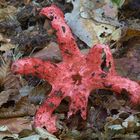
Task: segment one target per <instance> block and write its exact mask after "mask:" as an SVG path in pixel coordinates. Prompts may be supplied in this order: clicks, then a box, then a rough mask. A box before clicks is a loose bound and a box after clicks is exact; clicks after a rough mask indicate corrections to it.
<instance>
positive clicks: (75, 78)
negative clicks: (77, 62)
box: [72, 73, 82, 85]
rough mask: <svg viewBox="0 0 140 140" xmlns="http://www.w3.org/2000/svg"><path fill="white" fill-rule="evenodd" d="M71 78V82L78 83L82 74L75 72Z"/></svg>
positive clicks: (80, 81)
mask: <svg viewBox="0 0 140 140" xmlns="http://www.w3.org/2000/svg"><path fill="white" fill-rule="evenodd" d="M72 80H73V84H76V85H80V84H81V83H82V76H81V75H80V74H79V73H77V74H75V75H72Z"/></svg>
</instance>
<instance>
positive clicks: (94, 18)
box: [65, 0, 121, 47]
mask: <svg viewBox="0 0 140 140" xmlns="http://www.w3.org/2000/svg"><path fill="white" fill-rule="evenodd" d="M72 3H73V6H74V9H73V11H72V13H67V14H65V18H66V20H67V23H68V24H69V26H70V27H71V29H72V31H73V33H74V34H76V35H77V36H78V37H79V38H80V39H81V40H82V41H84V42H85V43H86V44H87V45H88V46H90V47H92V46H93V45H94V44H97V43H106V42H108V41H110V39H109V37H110V36H112V37H111V38H114V41H116V40H118V39H119V38H120V36H121V30H119V29H118V30H116V28H115V26H120V25H119V22H118V21H117V8H116V7H113V5H112V3H111V2H110V1H98V4H100V6H98V7H96V3H97V1H86V0H79V1H72ZM111 7H112V8H111ZM81 14H82V15H81ZM103 15H104V16H105V18H104V17H103ZM110 19H112V20H110ZM114 31H115V32H117V36H116V33H114V34H112V33H113V32H114ZM114 36H115V37H114Z"/></svg>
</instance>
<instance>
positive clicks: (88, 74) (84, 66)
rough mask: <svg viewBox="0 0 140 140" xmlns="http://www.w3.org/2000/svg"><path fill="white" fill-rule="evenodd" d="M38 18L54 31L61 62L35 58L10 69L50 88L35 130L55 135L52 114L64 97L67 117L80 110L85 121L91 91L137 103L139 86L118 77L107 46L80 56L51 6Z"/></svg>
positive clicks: (139, 96)
mask: <svg viewBox="0 0 140 140" xmlns="http://www.w3.org/2000/svg"><path fill="white" fill-rule="evenodd" d="M40 14H42V15H45V16H46V17H48V18H49V19H50V20H51V25H52V27H53V28H54V29H55V30H56V35H57V41H58V43H59V48H60V50H61V54H62V57H63V61H62V62H60V63H58V64H55V63H52V62H49V61H43V60H40V59H37V58H25V59H21V60H18V61H16V62H14V63H13V65H12V71H13V72H14V73H16V74H26V75H27V74H32V75H34V76H38V77H39V78H41V79H45V80H47V81H48V82H50V84H51V85H52V91H51V93H50V94H49V95H48V97H47V99H46V100H45V102H44V103H43V104H42V105H41V106H40V108H39V109H38V110H37V112H36V115H35V121H34V122H35V126H36V127H38V126H39V127H46V129H47V130H48V131H49V132H51V133H54V132H56V131H57V128H56V119H57V117H56V116H55V115H53V114H52V113H53V112H54V110H55V109H56V108H57V107H58V106H59V104H60V103H61V101H62V100H63V99H64V98H65V97H70V106H69V112H68V117H70V116H71V115H72V114H75V113H76V112H77V111H78V110H79V111H80V112H81V116H82V118H83V119H86V112H87V103H88V97H89V94H90V92H91V90H96V89H108V90H111V91H114V92H115V93H121V91H122V90H126V91H127V92H128V93H129V95H130V98H131V100H132V102H133V103H138V102H139V101H140V86H139V84H138V83H136V82H134V81H131V80H129V79H127V78H122V77H120V76H118V75H117V73H116V71H115V68H114V62H113V58H112V54H111V52H110V49H109V47H108V46H106V45H101V44H97V45H95V46H93V48H91V49H90V51H89V53H88V54H87V55H83V54H81V52H80V50H79V49H78V47H77V44H76V42H75V39H74V37H73V35H72V33H71V30H70V28H69V27H68V25H67V24H66V22H65V20H64V15H63V13H62V11H61V10H60V9H59V8H58V7H56V6H55V5H51V6H50V7H46V8H43V9H42V10H41V12H40ZM103 54H104V57H105V58H104V59H103Z"/></svg>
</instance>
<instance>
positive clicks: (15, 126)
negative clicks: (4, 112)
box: [0, 118, 32, 134]
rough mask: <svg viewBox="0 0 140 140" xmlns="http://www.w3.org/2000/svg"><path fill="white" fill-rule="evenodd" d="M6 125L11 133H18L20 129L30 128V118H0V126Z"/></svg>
mask: <svg viewBox="0 0 140 140" xmlns="http://www.w3.org/2000/svg"><path fill="white" fill-rule="evenodd" d="M1 126H6V127H7V129H8V131H9V132H11V133H15V134H18V133H20V132H21V131H22V130H25V129H26V130H32V124H31V120H30V119H29V118H12V119H0V127H1Z"/></svg>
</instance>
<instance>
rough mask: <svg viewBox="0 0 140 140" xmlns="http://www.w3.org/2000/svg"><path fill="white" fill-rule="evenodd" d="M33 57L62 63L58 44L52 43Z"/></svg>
mask: <svg viewBox="0 0 140 140" xmlns="http://www.w3.org/2000/svg"><path fill="white" fill-rule="evenodd" d="M32 56H33V57H38V58H41V59H43V60H52V61H57V62H58V61H61V60H62V57H61V53H60V50H59V47H58V44H56V43H55V42H51V43H50V44H49V45H47V46H46V47H45V48H44V49H42V50H40V51H39V52H37V53H35V54H33V55H32Z"/></svg>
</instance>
